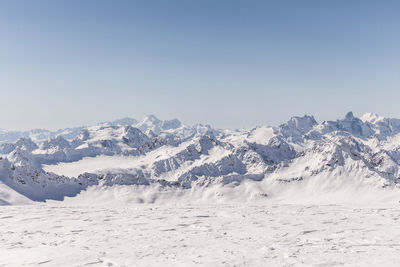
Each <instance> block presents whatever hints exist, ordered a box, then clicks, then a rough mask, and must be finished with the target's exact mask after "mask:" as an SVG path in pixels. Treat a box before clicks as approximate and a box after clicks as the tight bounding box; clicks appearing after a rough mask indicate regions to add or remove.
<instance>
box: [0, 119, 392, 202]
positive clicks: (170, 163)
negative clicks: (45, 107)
mask: <svg viewBox="0 0 400 267" xmlns="http://www.w3.org/2000/svg"><path fill="white" fill-rule="evenodd" d="M34 132H35V135H34V134H33V133H34ZM2 133H6V132H5V131H3V132H2ZM8 133H11V132H8ZM0 136H2V135H1V134H0ZM4 136H6V135H3V137H4ZM8 136H13V138H14V137H16V136H17V135H15V133H14V135H8ZM45 137H46V138H45ZM2 140H3V141H4V140H6V139H2ZM9 140H11V139H8V141H9ZM0 154H1V155H2V156H1V160H0V163H1V164H0V181H1V190H0V202H1V203H3V204H13V203H18V202H19V201H17V200H15V201H14V200H12V199H14V197H5V195H7V194H8V195H9V196H11V195H12V194H11V193H4V194H3V193H1V192H15V194H16V195H15V196H18V197H19V196H21V197H22V198H26V199H28V200H29V201H31V200H33V201H45V200H47V199H56V200H61V199H63V198H64V197H65V196H76V195H77V194H80V193H81V191H82V190H86V189H87V188H88V187H91V186H96V187H98V188H101V187H104V186H116V185H120V186H142V187H144V188H142V189H141V190H147V189H146V188H150V187H152V188H158V189H157V190H158V192H159V193H158V195H160V194H161V193H162V192H165V190H167V191H168V190H169V191H171V190H172V191H176V192H178V193H177V194H178V195H182V194H186V193H185V190H190V191H192V192H193V190H197V191H198V192H202V190H203V189H204V188H214V189H213V190H211V191H208V193H205V194H208V195H209V197H210V198H213V197H212V196H211V195H212V194H216V195H218V194H220V195H225V196H228V195H229V194H232V195H231V196H230V197H227V198H228V199H229V198H230V199H232V198H243V199H252V198H254V196H257V197H261V198H267V199H269V198H276V199H279V198H280V197H282V196H283V195H285V194H286V196H288V194H289V193H288V192H290V196H292V197H293V196H295V195H296V194H298V195H299V196H302V197H304V196H306V195H316V198H318V195H321V196H322V195H326V194H330V193H332V192H339V191H340V192H355V191H357V190H359V191H360V192H364V190H370V189H373V190H375V189H376V190H379V192H381V190H382V189H384V190H395V191H396V190H397V188H398V184H399V182H400V173H399V166H400V120H397V119H389V118H382V117H379V116H378V115H375V114H370V113H368V114H365V115H364V116H362V117H361V118H357V117H355V116H354V115H353V113H351V112H349V113H348V114H346V116H345V117H344V118H343V119H339V120H336V121H326V122H322V123H318V122H317V121H316V120H315V119H314V117H313V116H307V115H306V116H303V117H298V116H296V117H292V118H291V119H289V120H288V121H287V122H286V123H283V124H281V125H279V126H277V127H269V126H261V127H256V128H253V129H248V130H246V129H242V130H220V129H213V128H212V127H210V126H208V125H194V126H188V125H184V124H183V123H181V122H180V121H179V120H177V119H172V120H165V121H163V120H160V119H158V118H156V117H155V116H154V115H150V116H147V117H145V118H144V119H143V120H141V121H136V120H135V119H131V118H124V119H121V120H117V121H113V122H103V123H100V124H98V125H94V126H90V127H78V128H74V129H66V130H59V131H56V132H50V131H44V130H43V131H38V130H35V131H30V132H25V133H20V138H19V139H17V140H16V141H15V142H3V143H2V144H0ZM249 182H250V183H253V185H252V186H250V187H247V188H245V189H243V188H242V189H240V190H239V187H240V186H241V185H242V184H246V183H247V184H249ZM215 188H216V189H215ZM221 188H222V189H221ZM6 189H7V190H6ZM226 189H228V191H229V190H237V192H236V193H235V192H233V193H229V192H225V193H221V192H222V191H224V190H226ZM10 190H11V191H10ZM241 190H242V191H241ZM179 192H180V193H179ZM210 192H212V193H210ZM239 193H240V194H239ZM210 194H211V195H210ZM388 194H390V195H393V194H392V191H391V192H389V193H388ZM157 197H158V196H155V197H154V198H157ZM154 198H153V200H154Z"/></svg>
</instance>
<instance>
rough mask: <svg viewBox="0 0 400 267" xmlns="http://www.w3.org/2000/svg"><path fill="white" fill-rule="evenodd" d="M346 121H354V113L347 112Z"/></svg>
mask: <svg viewBox="0 0 400 267" xmlns="http://www.w3.org/2000/svg"><path fill="white" fill-rule="evenodd" d="M345 119H346V120H352V119H354V115H353V112H352V111H349V112H347V114H346V117H345Z"/></svg>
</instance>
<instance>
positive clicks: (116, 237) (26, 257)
mask: <svg viewBox="0 0 400 267" xmlns="http://www.w3.org/2000/svg"><path fill="white" fill-rule="evenodd" d="M60 203H61V204H60ZM60 203H57V202H51V203H48V204H34V205H25V206H2V207H1V209H0V239H1V242H0V266H7V267H8V266H399V264H400V258H399V253H400V224H399V218H400V207H395V206H377V207H356V206H353V207H351V206H345V205H319V206H315V205H285V204H273V203H270V204H265V203H264V204H255V203H253V204H249V203H246V204H222V203H219V204H177V203H174V204H171V203H169V204H128V205H103V206H101V205H90V206H85V205H72V204H71V203H70V204H68V201H67V202H60Z"/></svg>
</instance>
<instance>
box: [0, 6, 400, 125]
mask: <svg viewBox="0 0 400 267" xmlns="http://www.w3.org/2000/svg"><path fill="white" fill-rule="evenodd" d="M399 14H400V1H385V0H383V1H378V0H376V1H367V0H366V1H361V0H360V1H351V0H343V1H340V0H335V1H323V0H315V1H307V0H303V1H297V0H293V1H284V0H283V1H278V0H277V1H267V0H265V1H251V0H246V1H245V0H243V1H235V0H230V1H223V0H217V1H216V0H213V1H206V0H202V1H194V0H193V1H192V0H182V1H173V0H171V1H167V0H159V1H151V0H146V1H118V0H112V1H111V0H109V1H101V0H84V1H77V0H76V1H73V0H69V1H60V0H58V1H53V0H48V1H42V0H37V1H31V0H26V1H19V0H8V1H7V0H5V1H4V0H3V1H1V2H0V99H1V111H2V115H1V116H0V128H6V129H27V128H37V127H41V128H60V127H65V126H75V125H81V124H91V123H95V122H98V121H105V120H111V119H116V118H119V117H125V116H130V117H134V118H137V119H140V118H142V117H143V116H144V115H146V114H150V113H152V114H155V115H156V116H158V117H160V118H162V119H167V118H172V117H177V118H179V119H181V120H182V121H184V122H186V123H189V124H192V123H197V122H201V123H210V124H212V125H213V126H215V127H231V128H239V127H251V126H255V125H261V124H270V125H276V124H279V123H281V122H283V121H286V120H287V119H288V118H289V117H290V116H292V115H303V114H313V115H315V117H316V118H317V119H318V120H328V119H336V118H339V117H344V115H345V113H346V112H347V111H349V110H352V111H353V112H354V113H355V115H361V114H362V113H364V112H367V111H371V112H375V113H378V114H380V115H384V116H391V117H400V73H399V72H400V15H399Z"/></svg>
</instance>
